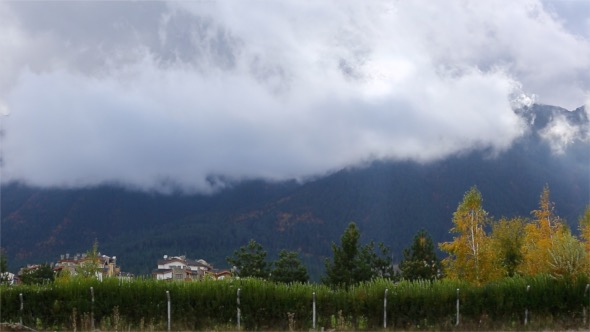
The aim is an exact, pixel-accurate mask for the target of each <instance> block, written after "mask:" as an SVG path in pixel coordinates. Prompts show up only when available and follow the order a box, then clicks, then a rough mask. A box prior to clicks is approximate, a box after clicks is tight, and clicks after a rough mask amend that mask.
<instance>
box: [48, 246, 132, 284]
mask: <svg viewBox="0 0 590 332" xmlns="http://www.w3.org/2000/svg"><path fill="white" fill-rule="evenodd" d="M88 264H96V268H97V272H96V277H97V279H99V280H102V279H103V278H110V277H116V276H119V275H121V268H120V267H119V266H117V257H116V256H112V257H109V256H107V255H101V254H100V253H98V255H97V257H95V258H92V257H89V256H88V255H87V254H76V255H74V256H70V254H69V253H68V254H65V255H61V256H60V260H59V261H57V263H55V265H54V267H53V270H54V271H56V272H61V271H68V272H69V273H70V274H71V275H76V274H78V272H79V271H80V268H82V267H84V266H86V265H88Z"/></svg>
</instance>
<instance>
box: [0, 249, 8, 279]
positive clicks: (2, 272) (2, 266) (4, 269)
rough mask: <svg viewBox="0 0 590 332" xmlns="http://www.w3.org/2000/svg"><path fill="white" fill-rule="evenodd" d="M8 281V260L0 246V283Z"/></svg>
mask: <svg viewBox="0 0 590 332" xmlns="http://www.w3.org/2000/svg"><path fill="white" fill-rule="evenodd" d="M7 281H8V260H7V259H6V252H5V251H4V248H0V284H3V283H6V282H7Z"/></svg>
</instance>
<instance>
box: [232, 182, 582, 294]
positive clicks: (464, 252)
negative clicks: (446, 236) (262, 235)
mask: <svg viewBox="0 0 590 332" xmlns="http://www.w3.org/2000/svg"><path fill="white" fill-rule="evenodd" d="M531 216H532V217H531V218H527V217H522V216H518V217H514V218H504V217H503V218H500V219H498V220H496V219H494V218H492V217H490V216H489V213H488V212H487V211H486V210H485V209H484V208H483V197H482V194H481V192H479V190H478V189H477V187H476V186H474V187H472V188H470V189H469V190H468V191H467V192H466V193H465V194H464V196H463V200H462V201H461V202H460V203H459V205H458V207H457V209H456V211H455V212H454V213H453V220H452V221H453V227H452V228H451V229H450V233H451V234H453V240H452V241H449V242H444V243H440V244H438V248H439V249H440V250H441V251H442V252H443V253H445V254H446V255H447V256H446V257H445V258H444V259H442V260H440V259H439V258H438V257H437V254H436V247H435V245H434V243H433V241H432V238H431V237H430V235H429V234H428V232H427V231H426V230H420V231H418V232H417V233H416V235H415V236H414V239H413V240H412V243H411V244H410V246H408V247H407V248H406V249H404V251H403V259H402V260H401V262H400V264H399V265H398V266H395V265H394V263H393V261H392V258H391V255H390V249H389V248H388V247H387V246H385V245H384V244H383V243H381V242H380V243H378V244H375V243H374V242H373V241H371V242H369V243H368V244H365V245H361V244H360V231H359V229H358V227H357V225H356V224H355V223H354V222H351V223H350V224H349V225H348V227H347V228H346V229H345V231H344V233H343V234H342V236H341V238H340V243H339V244H336V243H332V245H331V249H332V257H331V258H329V259H327V260H326V261H325V268H326V272H325V274H324V276H323V277H322V279H321V281H322V283H324V284H326V285H329V286H332V287H344V288H347V287H349V286H351V285H354V284H358V283H361V282H364V281H369V280H372V279H376V278H386V279H394V280H401V279H405V280H435V279H441V278H446V279H450V280H460V281H467V282H471V283H474V284H479V285H481V284H485V283H488V282H490V281H495V280H499V279H501V278H504V277H514V276H534V275H539V274H547V275H550V276H551V277H553V278H575V277H576V276H578V275H581V274H588V273H590V205H588V206H587V208H586V210H585V212H584V214H583V215H582V216H581V217H580V218H579V226H578V227H579V231H580V236H579V238H578V237H576V236H575V235H574V234H573V233H572V232H571V230H570V228H569V227H568V225H567V224H566V223H565V221H564V220H563V219H562V218H560V217H559V216H557V215H556V214H555V209H554V203H552V202H551V200H550V190H549V187H548V186H547V185H546V186H545V187H544V188H543V191H542V192H541V195H540V199H539V207H538V209H536V210H533V211H532V212H531ZM265 257H266V252H265V251H264V249H263V248H262V246H261V245H260V244H259V243H257V242H256V241H254V240H250V242H249V243H248V245H246V246H243V247H241V248H240V249H239V250H236V251H235V252H234V255H233V256H231V257H228V258H227V261H228V263H229V264H230V265H232V266H234V273H235V274H236V275H237V276H239V277H257V278H263V279H268V280H272V281H279V282H287V283H288V282H307V281H308V279H309V278H308V275H307V271H306V268H305V266H304V265H303V264H302V262H301V260H300V259H299V256H298V253H297V252H288V251H285V250H283V251H281V253H280V254H279V259H278V260H277V261H276V262H274V263H273V262H271V263H268V262H266V261H265Z"/></svg>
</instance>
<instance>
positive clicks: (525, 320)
mask: <svg viewBox="0 0 590 332" xmlns="http://www.w3.org/2000/svg"><path fill="white" fill-rule="evenodd" d="M529 289H531V285H527V286H526V298H527V301H528V299H529ZM528 323H529V306H528V303H527V306H526V308H525V309H524V325H527V324H528Z"/></svg>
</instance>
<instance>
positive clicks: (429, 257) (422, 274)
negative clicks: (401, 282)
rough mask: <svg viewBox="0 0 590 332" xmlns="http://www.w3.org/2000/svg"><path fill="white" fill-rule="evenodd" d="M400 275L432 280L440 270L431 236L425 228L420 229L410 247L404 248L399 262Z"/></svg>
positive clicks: (413, 278) (408, 277)
mask: <svg viewBox="0 0 590 332" xmlns="http://www.w3.org/2000/svg"><path fill="white" fill-rule="evenodd" d="M400 269H401V272H402V277H403V278H404V279H407V280H418V279H423V280H434V279H436V278H438V276H439V274H440V270H441V266H440V261H439V259H438V257H436V253H435V251H434V244H433V242H432V238H431V237H430V235H429V234H428V232H426V231H425V230H423V229H422V230H420V231H419V232H418V233H417V234H416V235H415V236H414V240H413V242H412V244H411V245H410V247H408V248H406V249H404V259H403V260H402V261H401V263H400Z"/></svg>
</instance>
